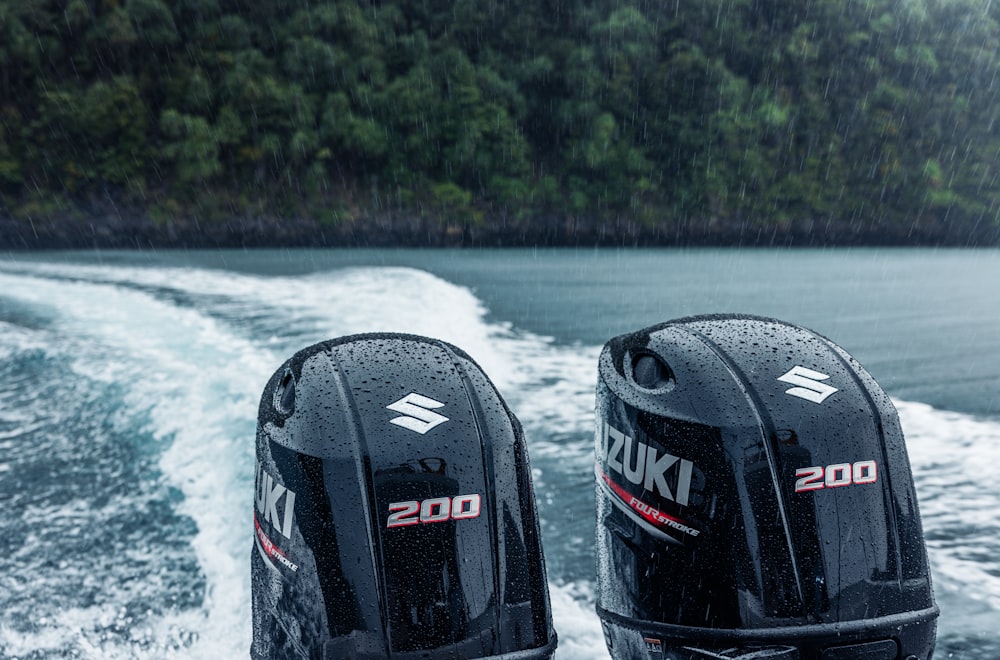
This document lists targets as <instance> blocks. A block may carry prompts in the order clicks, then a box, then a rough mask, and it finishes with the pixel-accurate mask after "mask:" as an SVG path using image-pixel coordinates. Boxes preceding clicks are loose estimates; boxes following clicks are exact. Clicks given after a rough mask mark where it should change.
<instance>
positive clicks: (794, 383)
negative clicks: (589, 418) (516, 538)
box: [595, 316, 938, 660]
mask: <svg viewBox="0 0 1000 660" xmlns="http://www.w3.org/2000/svg"><path fill="white" fill-rule="evenodd" d="M599 369H600V375H599V382H598V387H597V441H596V466H595V471H596V476H597V555H598V594H597V611H598V614H599V615H600V617H601V621H602V624H603V627H604V633H605V639H606V641H607V644H608V648H609V649H610V651H611V655H612V656H613V657H614V658H621V659H625V658H627V659H642V660H661V659H663V660H666V659H672V660H689V659H694V658H699V659H700V658H743V659H746V660H749V659H751V658H753V659H755V660H758V659H759V660H763V659H765V658H767V659H770V660H778V659H780V660H796V659H801V660H811V659H816V660H917V659H919V660H927V659H928V658H930V657H931V653H932V651H933V649H934V642H935V634H936V623H937V615H938V610H937V607H936V605H935V604H934V599H933V594H932V591H931V580H930V574H929V570H928V565H927V554H926V551H925V548H924V541H923V534H922V531H921V527H920V517H919V514H918V512H917V500H916V495H915V493H914V488H913V479H912V477H911V474H910V466H909V461H908V459H907V456H906V448H905V446H904V443H903V434H902V431H901V430H900V426H899V420H898V417H897V415H896V411H895V409H894V408H893V405H892V403H891V402H890V400H889V398H888V396H886V394H885V392H883V391H882V389H881V388H880V387H879V386H878V384H877V383H876V382H875V381H874V380H873V379H872V377H871V376H870V375H869V374H868V373H867V372H866V371H865V370H864V369H863V368H862V367H861V365H860V364H858V362H856V361H855V360H854V359H853V358H852V357H851V356H850V355H848V354H847V353H846V352H845V351H844V350H843V349H842V348H840V347H839V346H837V345H836V344H834V343H833V342H831V341H829V340H828V339H826V338H824V337H821V336H819V335H817V334H815V333H813V332H810V331H809V330H806V329H804V328H800V327H797V326H794V325H789V324H786V323H782V322H780V321H776V320H773V319H765V318H758V317H750V316H704V317H692V318H686V319H680V320H676V321H671V322H668V323H664V324H662V325H658V326H654V327H651V328H647V329H645V330H641V331H639V332H636V333H634V334H629V335H624V336H621V337H616V338H615V339H612V340H611V341H610V342H608V344H607V345H606V346H605V347H604V350H603V352H602V353H601V357H600V368H599Z"/></svg>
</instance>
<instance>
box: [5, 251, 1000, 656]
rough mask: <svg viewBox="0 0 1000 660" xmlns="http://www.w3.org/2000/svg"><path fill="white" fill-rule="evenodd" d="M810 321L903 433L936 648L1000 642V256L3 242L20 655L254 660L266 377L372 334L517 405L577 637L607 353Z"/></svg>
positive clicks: (560, 605) (8, 543) (976, 648)
mask: <svg viewBox="0 0 1000 660" xmlns="http://www.w3.org/2000/svg"><path fill="white" fill-rule="evenodd" d="M711 312H745V313H754V314H761V315H770V316H775V317H778V318H781V319H783V320H787V321H791V322H795V323H800V324H803V325H806V326H808V327H810V328H812V329H814V330H816V331H818V332H820V333H822V334H825V335H827V336H829V337H830V338H831V339H833V340H834V341H836V342H837V343H839V344H841V345H842V346H844V347H845V348H846V349H847V350H848V351H850V352H852V353H853V354H854V355H855V356H856V357H858V358H859V359H860V360H861V362H862V363H863V364H865V365H866V366H867V367H868V368H869V370H870V371H872V373H873V375H875V377H876V379H878V380H879V382H880V383H882V385H883V387H885V388H886V389H887V391H889V393H890V394H891V395H892V396H893V397H894V401H895V403H896V406H897V408H898V409H899V412H900V417H901V420H902V424H903V429H904V432H905V433H906V438H907V446H908V450H909V454H910V459H911V462H912V465H913V471H914V476H915V479H916V484H917V494H918V497H919V500H920V506H921V512H922V516H923V522H924V530H925V534H926V537H927V545H928V549H929V554H930V559H931V564H932V571H933V577H934V581H935V582H934V584H935V592H936V596H937V600H938V603H939V605H940V606H941V610H942V613H941V620H940V627H939V642H938V649H937V652H936V654H935V657H936V658H969V659H972V658H1000V626H998V625H997V624H998V623H1000V378H998V374H1000V253H998V252H997V251H962V250H952V251H932V250H895V251H893V250H853V251H848V250H830V251H821V250H808V251H780V250H753V251H749V250H748V251H740V250H598V251H594V250H543V251H537V250H467V251H422V250H286V251H278V250H272V251H204V252H184V251H177V252H159V253H157V252H110V253H109V252H99V251H93V252H76V253H39V254H7V255H3V256H0V507H2V509H0V657H3V658H76V657H81V658H172V657H176V658H213V659H219V658H239V657H246V656H247V651H248V648H249V641H250V593H249V558H250V552H251V549H252V527H251V524H250V521H251V517H250V510H251V506H252V498H253V495H252V491H253V461H254V456H253V451H254V449H253V447H254V444H253V438H254V433H255V425H256V410H257V402H258V399H259V396H260V392H261V390H262V389H263V386H264V383H265V382H266V380H267V378H268V377H269V376H270V374H271V373H272V372H273V371H274V369H276V368H277V367H278V366H279V365H280V364H281V363H282V362H283V361H284V359H286V358H287V357H288V356H290V355H291V354H292V353H294V352H295V351H297V350H298V349H300V348H303V347H305V346H307V345H309V344H312V343H315V342H318V341H322V340H325V339H329V338H332V337H336V336H341V335H346V334H353V333H357V332H368V331H399V332H410V333H416V334H422V335H428V336H431V337H437V338H440V339H443V340H445V341H448V342H451V343H453V344H455V345H457V346H459V347H461V348H462V349H464V350H465V351H467V352H468V353H469V354H470V355H472V356H473V357H474V358H475V359H476V360H477V361H478V362H479V363H480V365H481V366H482V367H483V368H484V370H485V371H486V372H487V373H488V374H489V375H490V377H491V378H492V379H493V380H494V382H495V383H496V384H497V386H498V388H499V390H500V391H501V393H502V394H503V396H504V397H505V399H506V400H507V402H508V403H509V404H510V406H511V408H512V409H513V411H514V412H515V414H516V415H517V416H518V418H519V419H520V420H521V421H522V423H523V424H524V426H525V431H526V434H527V438H528V446H529V452H530V455H531V460H532V467H533V470H534V480H535V485H536V492H537V496H538V507H539V512H540V515H541V518H542V531H543V541H544V544H545V553H546V560H547V566H548V575H549V580H550V593H551V597H552V604H553V615H554V620H555V626H556V629H557V632H558V633H559V637H560V645H559V652H558V654H557V657H558V658H606V657H608V656H607V652H606V651H605V649H604V642H603V636H602V634H601V631H600V624H599V622H598V619H597V617H596V615H595V614H594V610H593V587H594V575H593V571H594V557H593V553H594V542H593V533H594V530H593V527H594V493H593V455H592V451H593V407H594V385H595V381H596V373H597V356H598V354H599V351H600V347H601V345H602V344H603V342H604V341H605V340H606V339H608V338H610V337H611V336H613V335H615V334H620V333H623V332H628V331H631V330H635V329H638V328H641V327H645V326H648V325H651V324H653V323H657V322H661V321H665V320H669V319H671V318H677V317H680V316H685V315H689V314H696V313H711Z"/></svg>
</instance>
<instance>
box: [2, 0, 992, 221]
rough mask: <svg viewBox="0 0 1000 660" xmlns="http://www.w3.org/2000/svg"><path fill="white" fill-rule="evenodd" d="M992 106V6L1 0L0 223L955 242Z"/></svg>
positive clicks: (972, 207) (934, 1)
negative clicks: (534, 229) (843, 233)
mask: <svg viewBox="0 0 1000 660" xmlns="http://www.w3.org/2000/svg"><path fill="white" fill-rule="evenodd" d="M998 101H1000V2H991V1H989V0H902V1H901V2H900V1H899V0H802V1H795V2H789V1H787V0H698V1H697V2H650V1H649V0H447V1H446V0H419V1H407V0H385V1H378V0H375V1H366V0H336V1H329V2H323V1H322V0H319V1H314V2H309V0H294V1H289V0H252V1H251V0H69V1H65V0H61V1H60V0H0V195H2V198H0V202H2V206H3V210H4V211H5V212H6V213H7V214H9V215H13V216H15V217H31V216H33V215H40V214H53V213H56V214H59V213H61V214H63V215H64V216H65V217H67V218H71V217H74V216H76V217H83V216H85V215H86V214H87V213H93V211H94V209H107V208H118V207H120V208H124V209H128V210H129V211H130V212H134V213H138V214H145V215H148V216H149V217H151V218H153V219H160V220H163V219H169V218H174V217H182V216H191V215H194V216H198V217H201V218H202V219H203V220H206V221H211V220H213V219H218V218H222V217H227V216H229V217H231V216H245V215H263V216H269V217H279V218H280V217H292V216H294V215H303V214H309V215H313V216H316V215H319V216H322V218H323V219H324V220H325V221H329V222H336V221H338V220H351V219H354V218H364V217H367V216H369V215H371V214H372V213H375V212H379V211H382V212H390V211H391V212H393V213H397V214H409V215H413V216H415V217H423V218H432V219H438V218H447V219H449V220H450V221H455V220H459V221H462V222H466V223H484V222H485V223H489V222H494V221H496V220H497V219H498V218H504V219H506V220H505V221H517V222H524V223H531V222H538V223H541V222H565V221H566V219H567V218H598V219H600V218H608V217H616V218H626V219H629V220H632V221H637V222H643V223H659V224H662V225H664V226H667V227H669V226H672V223H681V222H683V223H687V224H689V225H690V224H702V225H706V226H711V225H713V224H725V223H733V222H740V223H743V224H744V225H746V224H751V225H753V224H759V225H762V226H772V225H774V226H778V227H781V226H783V225H787V224H788V223H791V222H798V221H803V220H808V221H811V222H814V223H815V222H818V223H832V224H837V225H841V226H854V227H858V228H861V227H871V226H879V227H884V228H887V229H889V230H892V231H896V232H897V233H898V232H906V231H910V230H911V229H912V228H914V227H917V228H920V227H924V228H926V227H933V226H938V225H941V224H942V223H945V224H951V225H953V226H957V227H968V228H970V229H971V228H974V227H979V226H995V225H997V224H998V223H1000V220H998V214H1000V126H998V123H1000V122H998V118H1000V102H998Z"/></svg>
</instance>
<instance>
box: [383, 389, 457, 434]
mask: <svg viewBox="0 0 1000 660" xmlns="http://www.w3.org/2000/svg"><path fill="white" fill-rule="evenodd" d="M442 406H444V404H443V403H441V402H440V401H435V400H434V399H432V398H430V397H426V396H424V395H422V394H417V393H416V392H410V393H409V394H407V395H406V396H404V397H403V398H402V399H400V400H399V401H396V402H395V403H390V404H389V405H387V406H386V408H388V409H389V410H393V411H395V412H398V413H403V416H402V417H393V418H392V419H390V420H389V422H391V423H392V424H395V425H396V426H402V427H403V428H404V429H410V430H411V431H416V432H417V433H420V434H424V433H427V432H428V431H430V430H431V429H432V428H434V427H435V426H437V425H438V424H444V423H445V422H447V421H448V418H447V417H445V416H444V415H439V414H437V413H436V412H434V411H433V410H431V409H432V408H440V407H442Z"/></svg>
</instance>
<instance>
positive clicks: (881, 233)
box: [0, 214, 1000, 251]
mask: <svg viewBox="0 0 1000 660" xmlns="http://www.w3.org/2000/svg"><path fill="white" fill-rule="evenodd" d="M997 246H1000V226H998V225H994V226H988V227H975V228H973V230H971V231H970V230H969V229H968V228H967V227H954V226H950V225H948V224H947V223H936V224H934V225H929V224H924V225H920V224H918V223H915V224H914V226H912V227H908V228H902V227H894V226H888V224H887V225H886V226H881V225H879V224H878V223H853V224H847V225H846V226H845V224H843V223H834V222H830V221H808V220H805V221H799V222H793V223H788V224H786V225H781V226H779V225H771V226H766V225H763V224H758V223H752V222H747V221H743V222H740V221H721V220H715V221H710V222H707V223H705V222H694V221H665V222H661V223H658V224H656V225H647V224H642V223H639V222H636V221H632V220H626V219H617V220H604V221H601V220H589V219H588V220H581V219H578V218H570V217H567V218H551V217H549V218H534V219H527V220H526V219H516V220H515V219H512V218H500V219H498V220H497V221H496V222H491V223H482V224H478V225H477V224H471V223H449V222H438V221H435V220H428V219H426V218H414V217H412V216H405V215H395V214H380V215H378V216H370V217H363V218H358V219H355V220H349V221H341V222H336V223H323V222H320V221H318V220H315V219H308V218H299V219H286V218H232V219H229V220H226V221H224V222H220V221H213V222H200V221H198V220H197V219H178V220H171V221H168V222H154V221H152V220H149V219H126V218H124V217H112V216H105V217H102V218H93V219H90V220H76V219H73V220H70V219H55V218H43V219H12V218H9V217H7V218H0V250H8V251H32V250H73V249H89V248H101V249H203V248H218V249H222V248H266V247H271V248H282V247H287V248H292V247H380V248H391V247H431V248H433V247H447V248H456V247H466V248H475V247H997Z"/></svg>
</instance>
